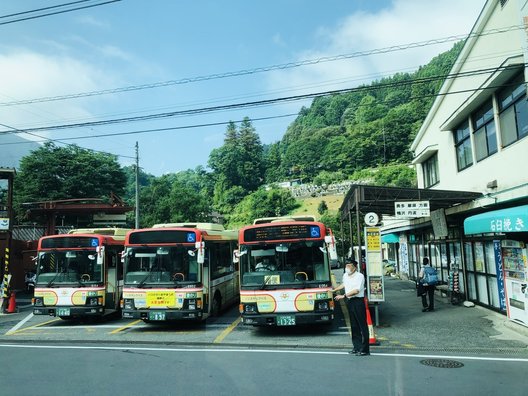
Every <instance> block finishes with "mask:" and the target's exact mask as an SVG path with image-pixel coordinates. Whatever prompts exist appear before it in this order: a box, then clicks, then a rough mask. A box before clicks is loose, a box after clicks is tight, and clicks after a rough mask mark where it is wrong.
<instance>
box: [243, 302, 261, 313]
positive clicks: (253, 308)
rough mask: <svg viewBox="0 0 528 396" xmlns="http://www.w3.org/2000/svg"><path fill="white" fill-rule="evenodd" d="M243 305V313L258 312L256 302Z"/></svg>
mask: <svg viewBox="0 0 528 396" xmlns="http://www.w3.org/2000/svg"><path fill="white" fill-rule="evenodd" d="M243 305H244V313H247V314H256V313H258V308H257V304H243Z"/></svg>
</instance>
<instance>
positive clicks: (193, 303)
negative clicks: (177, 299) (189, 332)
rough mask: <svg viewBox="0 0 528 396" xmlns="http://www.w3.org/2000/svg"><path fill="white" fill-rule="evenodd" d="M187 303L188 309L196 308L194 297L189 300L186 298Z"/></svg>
mask: <svg viewBox="0 0 528 396" xmlns="http://www.w3.org/2000/svg"><path fill="white" fill-rule="evenodd" d="M188 304H189V309H193V310H194V309H196V300H195V299H191V300H188Z"/></svg>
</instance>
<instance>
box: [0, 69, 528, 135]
mask: <svg viewBox="0 0 528 396" xmlns="http://www.w3.org/2000/svg"><path fill="white" fill-rule="evenodd" d="M518 66H519V65H517V66H516V67H518ZM508 68H512V66H499V67H493V68H485V69H478V70H470V71H464V72H458V73H448V74H444V75H437V76H430V77H424V78H420V79H414V80H406V81H396V82H389V83H380V84H377V85H376V86H360V87H354V88H343V89H338V90H331V91H324V92H314V93H308V94H302V95H294V96H287V97H280V98H274V99H266V100H259V101H251V102H240V103H233V104H227V105H218V106H212V107H202V108H195V109H188V110H180V111H173V112H164V113H155V114H148V115H143V116H135V117H125V118H115V119H109V120H99V121H90V122H83V123H74V124H62V125H52V126H45V127H44V126H43V127H33V128H26V129H17V132H13V131H0V134H6V133H27V132H34V131H48V130H59V129H70V128H79V127H86V126H102V125H111V124H122V123H129V122H138V121H149V120H159V119H167V118H173V117H181V116H189V115H195V114H204V113H212V112H218V111H226V110H234V109H245V108H251V107H261V106H267V105H272V104H277V103H284V102H294V101H299V100H303V99H310V98H314V97H318V96H330V95H336V94H343V93H352V92H365V91H366V92H368V91H371V90H378V89H383V88H390V87H398V86H401V85H409V84H425V83H429V82H435V81H440V80H447V79H453V78H463V77H471V76H476V75H481V74H489V73H494V72H497V71H501V70H505V69H508Z"/></svg>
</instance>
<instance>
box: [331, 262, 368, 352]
mask: <svg viewBox="0 0 528 396" xmlns="http://www.w3.org/2000/svg"><path fill="white" fill-rule="evenodd" d="M357 267H358V263H357V261H355V260H351V261H349V262H347V263H346V264H345V273H344V274H343V281H342V283H341V284H340V285H339V286H337V287H336V288H335V289H334V290H333V292H334V293H335V292H337V291H339V290H343V289H344V290H345V294H340V295H337V296H335V300H336V301H339V300H342V299H345V300H346V305H347V309H348V313H349V316H350V327H351V330H352V346H353V349H352V351H350V352H349V353H350V354H354V355H357V356H367V355H370V349H369V330H368V324H367V312H366V308H365V299H364V297H365V277H364V276H363V274H362V273H361V272H359V271H358V270H357Z"/></svg>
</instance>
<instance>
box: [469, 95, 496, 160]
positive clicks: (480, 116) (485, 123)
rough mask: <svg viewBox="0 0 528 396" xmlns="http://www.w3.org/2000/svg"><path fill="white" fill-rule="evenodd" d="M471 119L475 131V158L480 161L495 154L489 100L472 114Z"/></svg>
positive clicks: (492, 120)
mask: <svg viewBox="0 0 528 396" xmlns="http://www.w3.org/2000/svg"><path fill="white" fill-rule="evenodd" d="M472 118H473V129H474V131H475V132H474V139H475V156H476V158H477V161H481V160H483V159H484V158H487V157H489V156H490V155H492V154H494V153H496V152H497V133H496V128H495V121H494V119H493V103H492V101H491V99H490V100H488V101H487V102H486V103H484V105H483V106H482V107H481V108H480V109H478V110H477V111H476V112H475V113H473V116H472Z"/></svg>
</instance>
